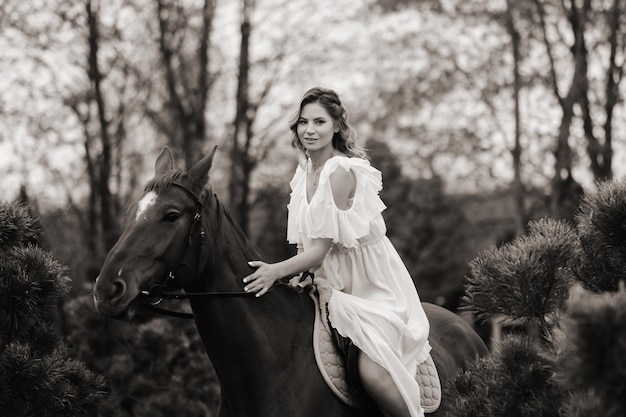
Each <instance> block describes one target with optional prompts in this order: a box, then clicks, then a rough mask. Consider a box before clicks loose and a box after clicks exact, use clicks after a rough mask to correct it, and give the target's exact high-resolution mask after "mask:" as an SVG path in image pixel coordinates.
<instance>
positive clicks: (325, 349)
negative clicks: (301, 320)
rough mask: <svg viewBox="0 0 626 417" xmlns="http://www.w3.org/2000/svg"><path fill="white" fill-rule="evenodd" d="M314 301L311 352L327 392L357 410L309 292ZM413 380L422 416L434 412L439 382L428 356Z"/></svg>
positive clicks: (431, 359)
mask: <svg viewBox="0 0 626 417" xmlns="http://www.w3.org/2000/svg"><path fill="white" fill-rule="evenodd" d="M310 295H311V298H313V301H315V306H316V308H315V323H314V326H313V351H314V352H315V361H316V362H317V366H318V367H319V369H320V372H321V374H322V377H323V378H324V380H325V381H326V383H327V384H328V386H329V387H330V389H331V390H332V391H333V392H334V393H335V395H337V396H338V397H339V398H340V399H341V400H342V401H344V402H345V403H346V404H348V405H350V406H352V407H356V408H359V402H358V399H357V398H355V397H354V395H352V394H351V393H350V390H349V386H348V383H347V382H346V370H345V367H344V364H343V360H342V359H341V358H340V357H339V356H338V355H337V352H336V350H335V345H334V343H333V339H332V335H331V334H330V329H328V327H327V326H326V324H325V323H324V321H322V318H321V314H320V306H319V301H318V297H317V296H316V295H315V294H314V292H313V291H311V293H310ZM415 380H416V381H417V383H418V385H419V387H420V400H421V405H422V408H423V409H424V412H425V413H433V412H435V411H437V409H438V408H439V405H440V404H441V383H440V381H439V374H438V373H437V368H436V367H435V363H434V362H433V358H432V357H431V355H430V354H429V355H428V358H426V360H425V361H424V362H422V363H421V364H419V365H418V366H417V372H416V375H415Z"/></svg>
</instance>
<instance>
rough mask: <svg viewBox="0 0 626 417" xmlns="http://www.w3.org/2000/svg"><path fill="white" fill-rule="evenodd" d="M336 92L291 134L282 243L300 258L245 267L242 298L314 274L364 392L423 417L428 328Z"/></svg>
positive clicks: (322, 96) (309, 99) (300, 118)
mask: <svg viewBox="0 0 626 417" xmlns="http://www.w3.org/2000/svg"><path fill="white" fill-rule="evenodd" d="M346 116H347V112H346V110H345V108H344V107H343V106H342V104H341V101H340V100H339V97H338V96H337V94H336V93H335V92H334V91H332V90H328V89H323V88H313V89H311V90H309V91H308V92H307V93H306V94H305V95H304V97H303V99H302V101H301V102H300V107H299V110H298V113H297V115H296V117H295V118H294V119H293V120H292V122H291V124H290V127H291V130H292V131H293V137H292V144H293V146H295V147H296V148H297V149H298V150H299V151H300V152H301V156H302V160H301V163H300V164H299V166H298V167H297V169H296V173H295V175H294V177H293V179H292V181H291V183H290V186H291V189H292V193H291V201H290V203H289V205H288V208H289V218H288V226H287V238H288V240H289V242H290V243H295V244H297V245H298V254H297V255H295V256H293V257H291V258H289V259H286V260H284V261H282V262H278V263H274V264H267V263H264V262H261V261H251V262H250V265H251V266H253V267H257V269H256V271H255V272H254V273H252V274H251V275H249V276H247V277H246V278H244V283H245V290H246V291H249V292H256V293H257V294H256V295H257V296H261V295H263V294H265V293H266V292H267V290H268V289H269V288H270V287H271V286H272V284H273V283H274V282H275V281H276V280H278V279H280V278H282V277H285V276H293V275H295V274H298V273H300V272H302V271H306V270H309V269H311V270H312V271H313V272H314V273H315V276H316V279H319V278H323V279H326V280H327V281H328V283H329V284H330V286H331V287H332V295H331V297H330V301H329V302H328V315H329V320H330V322H331V324H332V326H333V327H334V328H335V329H336V330H337V331H338V332H339V334H341V336H343V337H346V338H349V339H350V340H351V342H352V343H354V345H355V346H356V347H357V348H358V349H359V351H360V354H359V357H358V370H359V376H360V378H361V382H362V384H363V388H364V389H365V391H366V392H367V393H368V394H369V396H370V397H372V399H373V400H374V401H376V403H377V404H378V406H379V407H380V409H381V411H382V412H383V414H385V416H389V417H391V416H393V417H405V416H406V417H409V416H411V417H416V416H423V410H422V408H421V405H420V395H419V386H418V385H417V383H416V382H415V371H416V367H417V365H418V364H419V363H421V362H422V361H423V360H425V359H426V357H427V356H428V353H429V351H430V345H429V344H428V331H429V324H428V320H427V318H426V315H425V313H424V310H423V309H422V305H421V303H420V299H419V297H418V294H417V291H416V290H415V287H414V284H413V281H412V280H411V277H410V275H409V273H408V271H407V270H406V268H405V266H404V264H403V263H402V260H401V259H400V257H399V255H398V253H397V252H396V250H395V248H394V247H393V245H392V244H391V242H390V241H389V239H388V238H387V237H386V235H385V233H386V227H385V222H384V220H383V217H382V215H381V212H382V211H383V210H384V209H385V205H384V203H383V202H382V201H381V199H380V198H379V196H378V193H379V191H380V190H381V188H382V181H381V173H380V172H379V171H378V170H376V169H374V168H373V167H371V166H370V164H369V161H368V160H367V156H366V154H365V151H364V150H363V149H362V148H360V147H358V146H357V145H356V134H355V132H354V129H352V128H351V127H350V126H349V125H348V123H347V120H346Z"/></svg>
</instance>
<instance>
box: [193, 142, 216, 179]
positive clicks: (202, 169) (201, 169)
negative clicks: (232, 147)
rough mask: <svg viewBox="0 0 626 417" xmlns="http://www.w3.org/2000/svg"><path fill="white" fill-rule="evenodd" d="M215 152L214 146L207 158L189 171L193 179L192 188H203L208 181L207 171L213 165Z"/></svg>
mask: <svg viewBox="0 0 626 417" xmlns="http://www.w3.org/2000/svg"><path fill="white" fill-rule="evenodd" d="M216 150H217V146H214V147H213V150H212V151H211V152H210V153H209V154H208V155H207V156H205V157H204V158H202V159H201V160H199V161H198V162H196V164H195V165H194V166H193V168H191V170H190V171H189V172H190V173H191V177H192V178H193V183H194V184H193V185H194V186H196V187H204V185H205V184H206V183H207V182H208V181H209V170H210V169H211V165H212V164H213V157H214V156H215V151H216Z"/></svg>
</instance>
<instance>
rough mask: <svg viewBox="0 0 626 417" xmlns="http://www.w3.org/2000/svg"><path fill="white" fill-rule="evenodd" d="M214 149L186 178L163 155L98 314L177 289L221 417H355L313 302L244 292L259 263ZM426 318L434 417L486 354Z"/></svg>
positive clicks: (440, 319)
mask: <svg viewBox="0 0 626 417" xmlns="http://www.w3.org/2000/svg"><path fill="white" fill-rule="evenodd" d="M215 151H216V148H213V150H212V152H210V153H209V154H207V155H206V156H204V157H203V158H202V159H201V160H200V161H198V162H197V163H196V164H195V165H194V166H193V167H192V168H191V169H190V170H188V171H183V170H177V169H175V168H174V159H173V156H172V154H171V151H170V150H169V149H168V148H165V149H164V150H163V151H162V152H161V153H160V155H159V156H158V158H157V159H156V163H155V176H154V178H152V179H151V180H149V181H148V183H147V184H146V187H145V190H144V194H143V196H142V197H141V199H140V200H139V201H138V202H136V203H134V204H132V205H131V206H130V208H129V212H128V219H127V222H126V225H125V228H124V230H123V232H122V234H121V236H120V238H119V240H118V241H117V243H116V244H115V245H114V246H113V248H112V249H111V250H110V251H109V253H108V254H107V256H106V258H105V261H104V263H103V265H102V268H101V271H100V274H99V276H98V278H97V280H96V283H95V286H94V290H93V296H94V303H95V307H96V309H97V311H98V312H99V313H101V314H103V315H105V316H107V317H117V318H129V317H131V316H132V314H133V312H134V311H135V309H136V307H137V306H138V305H140V303H141V301H140V300H145V299H146V298H148V299H149V300H152V299H154V298H156V297H159V295H161V296H163V294H165V293H166V290H174V289H175V290H182V291H183V293H182V294H186V297H188V299H189V303H190V306H191V310H192V312H193V318H194V320H195V324H196V327H197V329H198V332H199V335H200V337H201V339H202V342H203V344H204V346H205V349H206V352H207V354H208V356H209V359H210V360H211V363H212V364H213V366H214V369H215V372H216V374H217V377H218V379H219V381H220V385H221V400H220V409H219V416H220V417H235V416H246V417H267V416H290V417H314V416H315V417H317V416H327V417H352V416H354V417H356V416H359V415H361V414H360V411H359V410H358V409H356V408H354V407H351V406H348V405H347V404H346V403H345V402H344V401H342V400H341V399H339V398H338V396H337V395H335V394H334V393H333V392H332V390H331V389H330V388H329V387H328V386H327V384H326V382H325V381H324V379H323V377H322V376H321V373H320V372H319V370H318V367H317V364H316V361H315V358H314V353H313V346H312V333H313V323H314V317H315V304H314V301H313V300H312V299H311V298H310V297H309V296H308V295H305V294H302V293H301V292H299V291H296V290H294V286H292V285H275V286H274V287H273V288H272V291H270V292H268V293H267V294H265V295H264V296H262V297H254V296H252V297H251V296H250V295H251V294H250V293H246V292H244V291H243V290H242V286H243V282H242V278H243V277H245V276H246V275H248V274H250V273H251V272H252V270H253V269H252V268H251V267H250V266H249V265H248V261H249V260H255V259H260V256H259V253H258V252H257V250H256V249H255V248H254V247H253V246H252V244H251V243H250V241H249V240H248V239H247V237H246V236H245V235H244V233H243V232H242V230H241V228H240V227H239V226H238V224H237V223H236V222H235V221H234V219H233V218H232V217H231V215H230V214H229V212H228V210H227V208H226V207H225V205H224V204H223V203H222V202H221V201H220V199H219V198H218V196H217V195H216V193H215V192H213V191H212V189H211V185H210V184H209V170H210V168H211V165H212V161H213V157H214V155H215ZM170 293H171V292H170ZM424 310H425V311H426V315H427V316H428V319H429V321H430V326H431V328H430V337H429V341H430V344H431V346H432V351H431V355H432V358H433V360H434V362H435V364H436V367H437V370H438V373H439V377H440V380H441V385H442V388H443V395H442V402H441V406H440V407H439V409H438V410H437V411H436V412H434V413H432V414H430V415H432V416H441V415H445V413H446V410H447V409H450V407H451V406H452V405H453V401H452V400H453V399H452V398H448V397H447V395H446V386H449V384H450V383H451V382H452V381H453V379H454V377H455V376H456V375H457V374H458V373H460V372H462V371H465V370H467V369H468V368H469V367H470V365H471V363H472V362H474V361H475V360H477V359H478V358H479V357H481V356H484V355H485V354H486V353H487V348H486V346H485V344H484V343H483V341H482V339H481V338H480V337H479V336H478V335H477V334H476V333H475V332H474V330H473V329H472V327H471V326H470V325H469V324H468V323H467V322H466V321H465V320H463V319H462V318H461V317H459V316H457V315H456V314H454V313H452V312H450V311H448V310H446V309H444V308H443V307H439V306H436V305H433V304H428V303H424ZM416 395H417V393H416ZM376 415H380V414H376Z"/></svg>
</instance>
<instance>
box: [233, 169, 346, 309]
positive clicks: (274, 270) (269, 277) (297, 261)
mask: <svg viewBox="0 0 626 417" xmlns="http://www.w3.org/2000/svg"><path fill="white" fill-rule="evenodd" d="M330 186H331V190H332V193H333V200H334V201H335V205H336V206H337V208H339V209H340V210H347V209H349V208H350V198H352V197H353V196H354V192H355V189H356V176H355V175H354V172H352V170H346V169H337V170H336V171H335V172H333V173H332V174H331V175H330ZM331 244H332V239H313V241H312V244H311V245H310V246H309V247H307V249H306V250H300V248H299V249H298V254H297V255H295V256H293V257H291V258H289V259H286V260H284V261H282V262H278V263H274V264H267V263H265V262H262V261H250V262H248V263H249V264H250V266H252V267H255V268H258V269H257V270H256V271H254V272H253V273H252V274H250V275H248V276H247V277H245V278H244V279H243V282H244V284H247V285H246V286H245V287H244V290H245V291H247V292H256V293H257V294H256V296H257V297H260V296H262V295H263V294H265V293H266V292H267V291H268V290H269V289H270V287H271V286H272V285H273V284H274V282H276V281H277V280H279V279H281V278H283V277H287V276H293V275H296V274H299V273H301V272H302V271H306V270H307V269H311V268H313V267H316V266H319V265H320V264H321V263H322V260H323V259H324V256H326V254H327V253H328V250H329V249H330V245H331Z"/></svg>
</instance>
